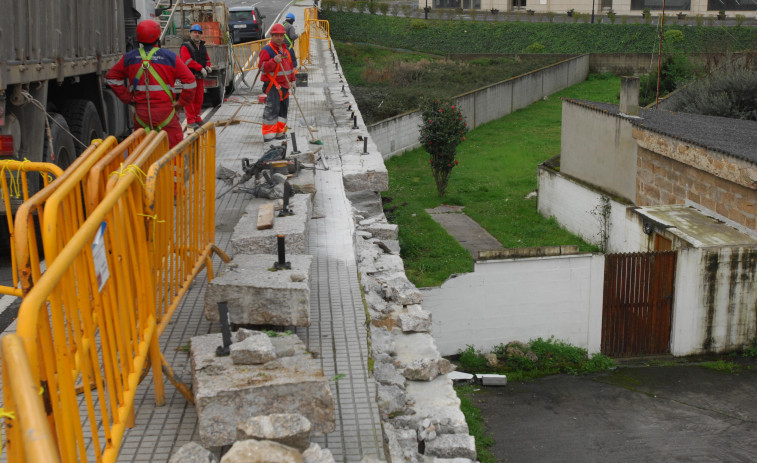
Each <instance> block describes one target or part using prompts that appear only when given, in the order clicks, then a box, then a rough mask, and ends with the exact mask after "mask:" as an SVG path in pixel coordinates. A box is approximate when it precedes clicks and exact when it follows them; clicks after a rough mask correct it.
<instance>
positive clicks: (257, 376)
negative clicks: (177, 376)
mask: <svg viewBox="0 0 757 463" xmlns="http://www.w3.org/2000/svg"><path fill="white" fill-rule="evenodd" d="M248 333H249V332H248ZM241 337H244V336H243V335H242V336H241ZM235 338H236V339H241V338H240V336H239V332H237V336H235ZM273 339H276V340H278V341H277V343H278V348H276V351H277V352H281V353H284V354H291V355H287V356H285V355H278V356H277V357H276V358H275V359H274V360H270V361H267V362H265V363H262V364H257V365H249V364H235V363H234V360H233V359H232V357H230V356H227V357H218V356H217V355H216V348H217V347H218V346H220V345H221V344H222V338H221V334H209V335H205V336H196V337H194V338H192V342H191V346H192V347H191V360H192V372H193V391H194V394H195V407H196V409H197V417H198V429H199V436H200V440H201V442H202V444H203V446H205V447H207V448H215V447H220V446H224V445H230V444H232V443H234V442H235V441H236V440H237V432H238V427H239V425H240V423H246V422H248V420H250V419H251V418H254V417H257V416H265V415H273V414H299V415H302V416H303V417H305V418H306V419H307V420H308V421H309V422H310V425H311V426H312V431H314V432H319V433H330V432H332V431H334V429H335V426H336V421H335V411H334V398H333V396H332V395H331V389H330V388H329V382H328V379H327V378H326V377H324V375H323V371H322V370H321V368H320V365H319V363H318V362H317V361H316V360H314V359H313V357H312V355H311V354H310V353H309V352H307V351H306V349H305V345H304V344H303V343H302V341H301V340H300V339H299V338H298V337H297V336H296V335H286V336H281V337H277V338H273ZM246 340H247V339H243V340H241V341H237V342H244V341H246ZM272 342H273V341H272ZM233 345H234V344H232V346H233ZM298 442H299V441H298Z"/></svg>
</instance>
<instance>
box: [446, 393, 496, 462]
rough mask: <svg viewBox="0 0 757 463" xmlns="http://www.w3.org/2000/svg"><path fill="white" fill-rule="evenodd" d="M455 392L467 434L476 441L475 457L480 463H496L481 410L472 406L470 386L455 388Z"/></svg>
mask: <svg viewBox="0 0 757 463" xmlns="http://www.w3.org/2000/svg"><path fill="white" fill-rule="evenodd" d="M455 392H457V397H458V398H460V410H461V411H462V412H463V415H465V422H466V423H468V432H469V433H470V435H471V436H473V437H474V438H475V439H476V456H477V457H478V461H479V462H480V463H496V461H497V460H496V459H495V458H494V454H492V452H491V451H490V450H489V447H491V446H492V445H494V439H493V438H492V435H491V434H489V433H487V432H486V425H485V424H484V419H483V417H482V416H481V410H479V409H478V407H476V406H475V405H473V401H472V400H471V398H470V396H471V395H472V394H474V390H473V387H472V386H456V387H455Z"/></svg>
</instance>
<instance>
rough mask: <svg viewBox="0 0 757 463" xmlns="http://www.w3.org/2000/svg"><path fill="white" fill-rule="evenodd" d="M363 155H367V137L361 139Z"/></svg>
mask: <svg viewBox="0 0 757 463" xmlns="http://www.w3.org/2000/svg"><path fill="white" fill-rule="evenodd" d="M363 154H368V137H363Z"/></svg>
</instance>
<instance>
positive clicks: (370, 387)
mask: <svg viewBox="0 0 757 463" xmlns="http://www.w3.org/2000/svg"><path fill="white" fill-rule="evenodd" d="M289 11H291V12H293V13H294V14H295V17H296V21H295V26H296V27H298V29H299V28H302V25H303V23H304V8H302V7H298V6H294V5H293V6H292V7H291V8H290V9H289ZM311 53H312V54H313V57H312V61H313V62H312V64H310V65H308V71H309V86H308V87H301V88H298V89H297V98H298V100H299V102H300V105H301V106H302V109H303V112H304V113H305V116H306V117H307V120H308V121H309V123H310V125H311V126H313V127H314V128H316V129H317V130H318V132H317V133H316V134H315V135H316V136H317V137H318V138H319V139H321V140H322V141H323V142H324V146H323V150H322V152H321V153H322V154H324V155H325V156H326V158H327V160H328V163H329V165H330V170H328V171H324V170H319V171H318V172H317V173H316V188H317V190H318V193H317V194H316V196H315V204H314V206H315V207H314V218H313V219H312V222H311V224H310V230H311V231H310V242H309V252H310V254H311V255H313V256H314V260H313V267H312V269H311V296H310V300H311V320H312V325H311V326H310V327H309V328H304V329H297V330H296V332H297V334H298V335H299V336H300V337H301V339H302V340H303V341H304V342H305V344H306V345H307V347H308V349H309V350H310V351H311V352H315V353H317V354H318V358H319V360H320V362H321V365H322V367H323V370H324V374H325V375H326V376H327V377H338V378H340V379H335V380H334V381H332V382H331V383H330V385H331V388H332V393H333V394H334V398H335V400H336V406H337V410H336V416H337V423H336V430H335V431H334V432H333V433H331V434H328V435H313V436H311V440H312V441H313V442H316V443H318V444H319V445H321V446H322V447H325V448H328V449H329V450H331V452H332V454H333V455H334V458H335V460H336V461H337V462H359V461H361V460H362V459H363V457H364V456H374V457H378V458H379V459H381V460H384V454H383V437H382V431H381V424H380V420H379V416H378V409H377V406H376V401H375V394H376V386H375V382H374V380H373V378H371V377H370V376H369V373H368V371H367V364H368V355H369V352H368V345H367V340H366V336H367V333H366V326H365V323H366V319H365V308H364V306H363V302H362V299H361V293H360V287H359V284H358V280H357V267H356V262H355V256H354V243H353V241H352V234H353V223H352V216H351V206H350V204H349V202H348V201H347V199H346V197H345V193H344V188H343V184H342V177H341V164H340V153H339V146H338V143H337V138H336V123H335V121H334V118H333V116H332V113H331V109H332V108H331V107H330V103H329V99H328V97H327V94H328V92H327V87H328V86H329V85H332V86H334V87H336V86H339V88H341V85H342V83H340V82H339V78H338V75H337V74H336V70H335V69H334V67H333V64H332V62H331V58H330V56H329V52H328V43H327V42H326V41H324V40H312V41H311ZM327 56H328V59H326V57H327ZM254 75H255V73H254V72H250V73H248V75H247V81H248V82H249V83H250V84H252V79H253V78H254ZM260 86H261V84H260V82H259V81H258V82H257V83H256V84H255V88H254V89H253V90H252V91H250V90H249V88H246V87H245V86H244V84H242V85H241V86H240V87H238V89H237V91H236V92H235V93H234V94H232V95H230V96H229V97H228V101H227V102H226V103H225V104H224V105H223V106H222V107H221V108H219V110H218V111H217V112H216V114H215V115H214V117H213V120H215V121H218V120H223V119H227V118H230V117H232V116H233V115H234V114H235V113H236V116H237V118H239V119H241V120H247V121H260V120H261V118H262V112H263V105H261V104H258V103H257V95H258V93H260ZM240 106H241V107H240ZM303 123H304V120H303V118H302V116H301V115H300V114H299V111H298V109H297V105H296V104H295V103H294V101H292V102H291V106H290V108H289V125H290V127H293V128H294V131H295V133H296V134H297V142H298V148H299V149H300V151H305V150H308V149H310V150H312V149H314V148H315V147H316V145H312V144H308V143H307V140H308V139H309V136H308V132H307V129H306V128H305V126H304V125H303ZM216 136H217V147H216V159H217V161H216V164H217V167H220V166H225V167H228V168H231V169H233V170H235V171H237V172H241V160H242V158H245V157H247V158H250V159H253V160H254V159H256V158H258V157H259V156H260V155H262V154H263V152H264V146H263V137H262V133H261V129H260V126H259V125H256V124H250V123H241V124H237V125H233V126H229V127H226V128H223V127H219V128H217V130H216ZM226 188H228V185H226V184H225V183H224V182H223V181H217V182H216V191H217V192H220V191H224V190H225V189H226ZM250 199H251V197H250V196H249V195H246V194H241V193H235V192H234V193H229V194H227V195H225V196H224V197H223V198H221V199H220V200H218V201H217V202H216V244H217V245H218V246H219V247H220V248H221V249H223V250H225V251H226V252H227V253H230V252H231V246H230V238H231V232H232V231H233V229H234V225H235V224H236V222H237V221H238V219H239V217H241V215H242V214H243V213H244V210H245V207H246V206H247V203H248V201H249V200H250ZM214 266H215V273H216V274H217V273H218V271H219V270H221V269H222V264H221V262H220V260H219V259H218V258H215V259H214ZM206 287H207V281H206V275H205V272H203V273H201V274H200V275H199V276H198V278H197V279H196V280H195V282H194V284H193V287H192V288H191V289H190V290H189V291H188V292H187V294H186V296H185V298H184V301H183V302H182V304H181V306H180V307H179V309H178V310H177V311H176V313H175V314H174V317H173V320H172V322H171V323H170V324H169V326H168V328H167V329H166V330H165V332H164V333H163V335H162V337H161V346H162V351H163V353H164V355H165V358H166V361H167V362H168V363H169V364H170V365H171V366H172V367H173V369H174V371H175V373H176V374H177V376H178V377H179V378H181V379H182V380H183V381H184V382H185V383H187V384H191V382H192V373H191V369H190V358H189V353H188V352H187V349H186V347H187V346H188V343H189V341H190V339H191V338H192V337H194V336H198V335H203V334H207V333H217V332H220V326H219V325H218V324H215V323H210V322H208V321H207V320H205V317H204V316H203V309H204V298H205V288H206ZM13 331H15V322H14V323H13V324H11V325H10V326H9V327H8V329H7V330H6V332H13ZM342 375H343V376H342ZM165 391H166V405H165V406H163V407H156V406H155V403H154V397H155V396H154V385H153V382H152V375H151V374H150V375H149V376H148V377H147V378H145V380H144V381H143V382H142V384H141V385H140V387H139V390H138V391H137V398H136V401H135V423H136V426H135V427H134V428H132V429H130V430H127V431H126V435H125V439H124V443H123V446H122V449H121V452H120V455H119V458H118V461H119V462H154V463H160V462H167V461H168V460H169V458H170V456H171V455H172V454H173V453H174V452H175V451H176V450H177V449H178V448H179V447H181V446H182V445H184V444H186V443H188V442H190V441H193V440H194V441H197V442H199V434H198V428H197V414H196V411H195V408H194V406H193V405H191V404H189V403H188V402H187V401H186V400H184V398H183V397H182V396H181V394H180V393H179V392H178V391H177V390H176V389H175V388H174V387H173V386H171V384H170V383H169V382H168V381H166V387H165ZM0 392H1V390H0ZM83 400H84V396H82V405H84V404H83ZM85 432H86V428H85ZM88 452H89V453H90V457H89V458H92V455H93V449H91V448H90V449H88ZM0 461H5V454H4V453H3V455H2V456H0Z"/></svg>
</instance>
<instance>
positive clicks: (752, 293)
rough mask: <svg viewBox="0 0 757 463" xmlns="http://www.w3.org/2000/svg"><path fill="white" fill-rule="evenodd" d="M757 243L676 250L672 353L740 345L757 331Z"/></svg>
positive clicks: (716, 350) (730, 348) (726, 348)
mask: <svg viewBox="0 0 757 463" xmlns="http://www.w3.org/2000/svg"><path fill="white" fill-rule="evenodd" d="M755 307H757V249H756V248H753V247H744V246H732V247H719V248H686V249H681V250H679V251H678V262H677V265H676V278H675V294H674V296H673V327H672V332H671V353H672V354H673V355H693V354H699V353H704V352H727V351H730V350H734V349H740V348H742V347H743V346H745V345H747V344H748V343H749V342H751V341H752V340H753V339H754V338H755V336H757V312H755V310H754V308H755Z"/></svg>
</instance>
